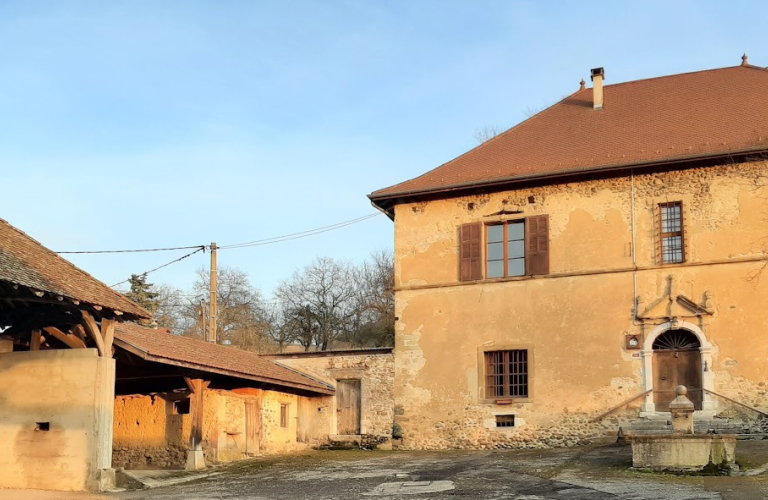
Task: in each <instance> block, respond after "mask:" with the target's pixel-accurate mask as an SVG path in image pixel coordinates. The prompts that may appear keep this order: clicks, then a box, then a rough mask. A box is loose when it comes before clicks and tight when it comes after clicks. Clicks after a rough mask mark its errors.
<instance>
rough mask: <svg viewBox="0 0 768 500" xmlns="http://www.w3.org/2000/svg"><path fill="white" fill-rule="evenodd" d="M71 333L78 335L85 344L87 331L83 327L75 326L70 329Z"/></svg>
mask: <svg viewBox="0 0 768 500" xmlns="http://www.w3.org/2000/svg"><path fill="white" fill-rule="evenodd" d="M69 332H70V333H71V334H73V335H77V336H78V337H79V338H80V340H82V341H83V343H85V330H83V325H75V326H73V327H72V328H70V329H69Z"/></svg>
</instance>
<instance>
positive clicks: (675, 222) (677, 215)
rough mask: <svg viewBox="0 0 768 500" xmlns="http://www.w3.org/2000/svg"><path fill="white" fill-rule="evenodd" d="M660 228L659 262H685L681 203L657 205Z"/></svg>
mask: <svg viewBox="0 0 768 500" xmlns="http://www.w3.org/2000/svg"><path fill="white" fill-rule="evenodd" d="M659 217H660V227H661V238H660V241H661V249H660V251H661V262H662V263H663V264H675V263H680V262H685V235H684V229H683V202H681V201H674V202H671V203H661V204H659Z"/></svg>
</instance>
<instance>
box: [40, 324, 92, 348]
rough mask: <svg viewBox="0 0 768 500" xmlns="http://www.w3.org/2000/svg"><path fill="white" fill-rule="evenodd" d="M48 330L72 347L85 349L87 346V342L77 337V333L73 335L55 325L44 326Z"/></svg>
mask: <svg viewBox="0 0 768 500" xmlns="http://www.w3.org/2000/svg"><path fill="white" fill-rule="evenodd" d="M43 330H45V331H46V332H48V333H49V334H51V335H53V336H54V337H56V338H57V339H59V340H61V341H62V342H64V343H65V344H67V345H68V346H69V347H71V348H72V349H84V348H85V342H83V341H82V340H80V339H79V338H77V337H76V336H75V335H72V334H71V333H64V332H62V331H61V330H59V329H58V328H56V327H55V326H46V327H45V328H43Z"/></svg>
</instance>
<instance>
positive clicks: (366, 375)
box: [272, 352, 395, 441]
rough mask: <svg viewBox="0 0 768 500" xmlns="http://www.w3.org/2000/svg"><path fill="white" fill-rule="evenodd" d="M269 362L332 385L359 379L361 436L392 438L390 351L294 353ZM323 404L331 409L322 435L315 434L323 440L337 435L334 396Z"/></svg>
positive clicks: (392, 397) (392, 358) (393, 365)
mask: <svg viewBox="0 0 768 500" xmlns="http://www.w3.org/2000/svg"><path fill="white" fill-rule="evenodd" d="M272 359H273V361H276V362H277V363H280V364H283V365H285V366H288V367H290V368H293V369H296V370H298V371H301V372H303V373H306V374H307V375H309V376H311V377H314V378H316V379H318V380H322V381H323V382H326V383H329V384H332V385H333V386H336V384H337V381H338V380H341V379H360V380H361V390H362V394H361V400H362V401H361V405H362V406H361V434H367V435H370V436H378V437H381V436H384V437H387V438H389V437H390V436H391V435H392V423H393V420H394V383H395V361H394V356H393V354H392V353H391V352H383V353H370V352H369V353H365V354H354V353H340V354H338V355H332V354H331V355H328V354H326V355H318V354H316V353H308V354H302V353H296V354H294V355H292V356H274V357H273V358H272ZM325 404H329V405H330V406H331V407H330V408H328V410H329V412H330V415H331V418H329V419H327V420H326V421H325V425H327V427H326V429H325V430H324V432H322V431H320V430H318V431H316V434H318V435H317V437H318V438H319V439H321V440H325V441H327V440H328V439H329V436H332V435H335V434H337V432H336V419H335V415H336V407H335V404H336V401H335V397H333V398H329V399H328V400H326V402H325ZM371 439H374V438H371Z"/></svg>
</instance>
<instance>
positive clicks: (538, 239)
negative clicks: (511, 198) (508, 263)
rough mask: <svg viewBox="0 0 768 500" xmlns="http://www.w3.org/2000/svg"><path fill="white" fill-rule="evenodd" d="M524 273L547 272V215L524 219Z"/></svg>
mask: <svg viewBox="0 0 768 500" xmlns="http://www.w3.org/2000/svg"><path fill="white" fill-rule="evenodd" d="M525 250H526V251H525V274H528V275H531V274H549V216H548V215H537V216H535V217H527V218H526V219H525Z"/></svg>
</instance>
